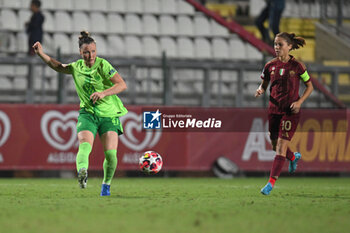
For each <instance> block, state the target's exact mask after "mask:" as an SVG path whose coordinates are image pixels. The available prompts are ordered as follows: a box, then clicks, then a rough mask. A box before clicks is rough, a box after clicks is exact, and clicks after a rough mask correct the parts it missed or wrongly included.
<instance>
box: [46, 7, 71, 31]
mask: <svg viewBox="0 0 350 233" xmlns="http://www.w3.org/2000/svg"><path fill="white" fill-rule="evenodd" d="M76 21H77V19H74V17H73V22H74V24H75V23H76ZM44 24H45V23H44ZM74 30H75V29H74ZM54 31H58V32H71V31H72V20H71V17H70V16H69V14H68V13H67V12H66V11H57V12H56V13H55V28H54Z"/></svg>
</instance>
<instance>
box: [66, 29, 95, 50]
mask: <svg viewBox="0 0 350 233" xmlns="http://www.w3.org/2000/svg"><path fill="white" fill-rule="evenodd" d="M79 36H80V34H78V32H76V33H73V34H72V35H71V36H70V47H71V49H72V52H73V53H79ZM93 38H94V36H93Z"/></svg>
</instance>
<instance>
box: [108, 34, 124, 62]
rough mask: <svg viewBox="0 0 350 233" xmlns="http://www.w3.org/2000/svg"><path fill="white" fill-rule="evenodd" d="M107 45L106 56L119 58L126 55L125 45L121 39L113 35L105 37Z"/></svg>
mask: <svg viewBox="0 0 350 233" xmlns="http://www.w3.org/2000/svg"><path fill="white" fill-rule="evenodd" d="M107 44H108V51H107V52H108V55H110V56H118V57H121V56H124V55H125V54H126V51H125V43H124V41H123V39H122V38H121V37H119V36H114V35H110V36H107Z"/></svg>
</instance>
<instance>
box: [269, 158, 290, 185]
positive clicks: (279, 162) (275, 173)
mask: <svg viewBox="0 0 350 233" xmlns="http://www.w3.org/2000/svg"><path fill="white" fill-rule="evenodd" d="M285 159H286V158H285V157H284V156H282V155H276V156H275V160H274V161H273V164H272V168H271V172H270V178H273V179H275V180H276V178H275V177H279V175H280V174H281V171H282V168H283V165H284V161H285ZM273 183H274V182H273ZM273 185H274V184H272V186H273Z"/></svg>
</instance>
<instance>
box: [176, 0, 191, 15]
mask: <svg viewBox="0 0 350 233" xmlns="http://www.w3.org/2000/svg"><path fill="white" fill-rule="evenodd" d="M177 2H178V5H177V11H178V13H179V14H187V15H194V13H195V10H194V8H193V7H192V6H191V5H190V4H189V3H187V2H186V1H177Z"/></svg>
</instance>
